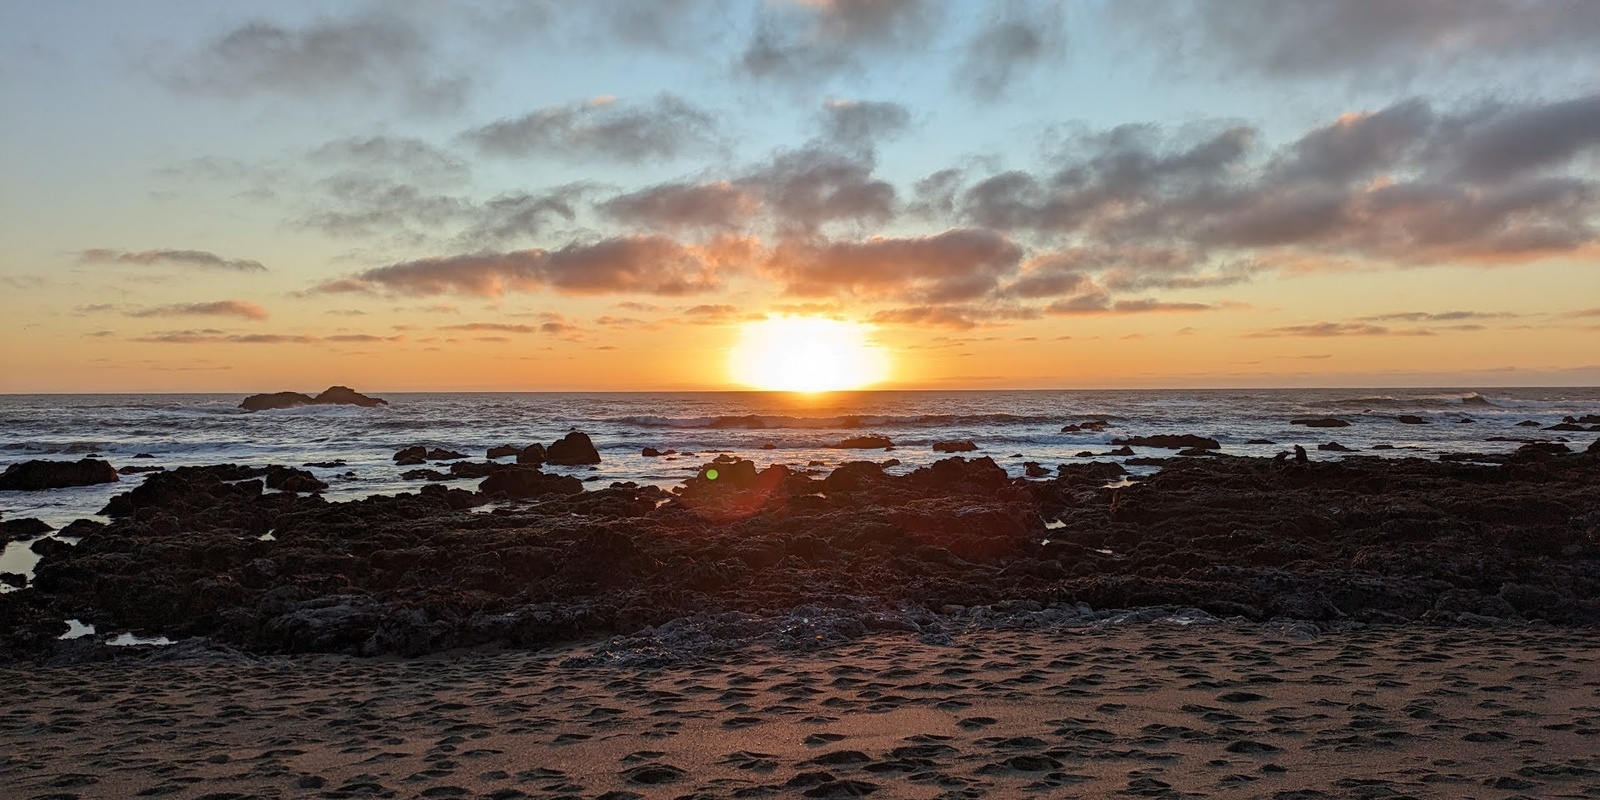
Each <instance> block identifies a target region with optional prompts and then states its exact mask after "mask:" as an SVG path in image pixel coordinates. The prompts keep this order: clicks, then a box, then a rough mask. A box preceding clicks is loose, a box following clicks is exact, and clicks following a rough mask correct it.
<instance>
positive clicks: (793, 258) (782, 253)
mask: <svg viewBox="0 0 1600 800" xmlns="http://www.w3.org/2000/svg"><path fill="white" fill-rule="evenodd" d="M1022 255H1023V249H1022V247H1021V246H1020V245H1018V244H1016V243H1015V242H1012V241H1011V240H1010V239H1007V238H1006V237H1005V236H1003V235H1001V234H999V233H996V232H994V231H988V230H980V229H954V230H948V231H945V232H944V233H940V234H934V235H931V236H921V237H911V238H884V237H879V238H873V239H869V240H866V241H861V242H828V243H821V242H813V241H809V240H797V241H792V242H786V243H783V244H780V245H779V246H778V247H776V248H775V249H774V250H773V251H772V253H771V254H770V256H769V262H768V265H767V269H768V270H769V272H770V273H771V274H772V275H773V276H774V277H777V278H778V279H780V280H782V281H783V282H784V284H785V286H786V288H787V291H788V292H789V293H791V294H795V295H801V296H826V295H834V294H855V295H863V296H887V295H892V296H896V297H908V298H913V299H916V300H919V301H920V302H923V303H928V304H943V303H951V302H959V301H970V300H974V299H977V298H982V297H986V296H988V295H990V294H992V293H993V292H994V291H995V289H996V288H997V287H998V286H999V283H1000V281H1001V279H1002V278H1004V277H1006V276H1008V275H1010V274H1012V273H1014V272H1015V270H1016V269H1017V265H1018V264H1019V263H1020V262H1021V260H1022Z"/></svg>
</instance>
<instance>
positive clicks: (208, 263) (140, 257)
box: [78, 248, 267, 272]
mask: <svg viewBox="0 0 1600 800" xmlns="http://www.w3.org/2000/svg"><path fill="white" fill-rule="evenodd" d="M78 257H79V259H80V260H82V261H84V262H87V263H98V264H169V265H173V266H180V267H199V268H202V269H221V270H233V271H235V272H264V271H266V269H267V268H266V267H265V266H262V264H261V262H260V261H255V260H252V259H247V258H223V257H222V256H219V255H217V254H216V253H212V252H208V251H205V250H140V251H137V252H132V251H128V250H107V249H101V248H97V249H92V250H83V251H80V252H79V253H78Z"/></svg>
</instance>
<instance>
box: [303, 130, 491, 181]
mask: <svg viewBox="0 0 1600 800" xmlns="http://www.w3.org/2000/svg"><path fill="white" fill-rule="evenodd" d="M308 157H309V158H310V159H311V160H312V161H316V162H321V163H332V164H336V165H339V166H341V167H357V168H360V169H362V170H366V171H374V172H381V173H386V174H396V175H405V176H407V177H408V178H409V179H411V180H415V181H419V182H425V183H458V182H461V181H464V180H467V179H468V178H470V177H471V175H472V171H471V170H470V169H469V168H468V167H467V164H466V162H465V161H462V160H461V159H460V158H457V157H456V156H454V155H452V154H450V153H448V152H446V151H444V150H442V149H440V148H439V147H436V146H435V145H432V144H430V143H428V142H425V141H423V140H421V139H417V138H412V137H401V136H349V137H345V138H342V139H334V140H333V141H330V142H327V143H324V144H322V145H319V146H318V147H316V148H314V149H313V150H311V152H310V153H309V154H308Z"/></svg>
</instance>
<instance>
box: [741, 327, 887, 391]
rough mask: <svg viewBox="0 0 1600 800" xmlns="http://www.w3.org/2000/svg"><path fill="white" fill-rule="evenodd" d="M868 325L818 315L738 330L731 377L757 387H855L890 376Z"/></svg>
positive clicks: (797, 388) (885, 359) (782, 388)
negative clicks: (870, 337)
mask: <svg viewBox="0 0 1600 800" xmlns="http://www.w3.org/2000/svg"><path fill="white" fill-rule="evenodd" d="M870 332H871V329H870V328H869V327H867V326H866V325H861V324H859V323H852V322H841V321H839V320H835V319H826V318H822V317H770V318H768V319H765V320H762V321H760V322H752V323H749V324H747V325H745V326H744V327H742V328H740V330H739V343H738V344H736V345H734V347H733V352H732V353H730V354H729V361H728V364H729V368H730V370H731V371H732V373H733V379H734V380H736V381H738V382H739V383H742V384H745V385H746V386H753V387H755V388H757V389H767V390H770V391H784V392H832V391H839V390H842V389H859V388H861V387H862V386H866V385H868V384H872V383H877V382H878V381H881V380H883V379H884V378H885V377H887V376H888V374H889V356H888V354H887V353H886V352H885V351H884V349H883V348H882V347H879V346H877V345H875V344H872V343H871V342H869V341H868V340H867V335H868V334H869V333H870Z"/></svg>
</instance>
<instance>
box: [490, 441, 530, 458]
mask: <svg viewBox="0 0 1600 800" xmlns="http://www.w3.org/2000/svg"><path fill="white" fill-rule="evenodd" d="M520 452H522V448H520V447H517V446H516V445H514V444H503V445H500V446H498V447H491V448H489V452H488V455H487V457H488V458H505V457H506V456H515V455H516V454H518V453H520Z"/></svg>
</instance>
